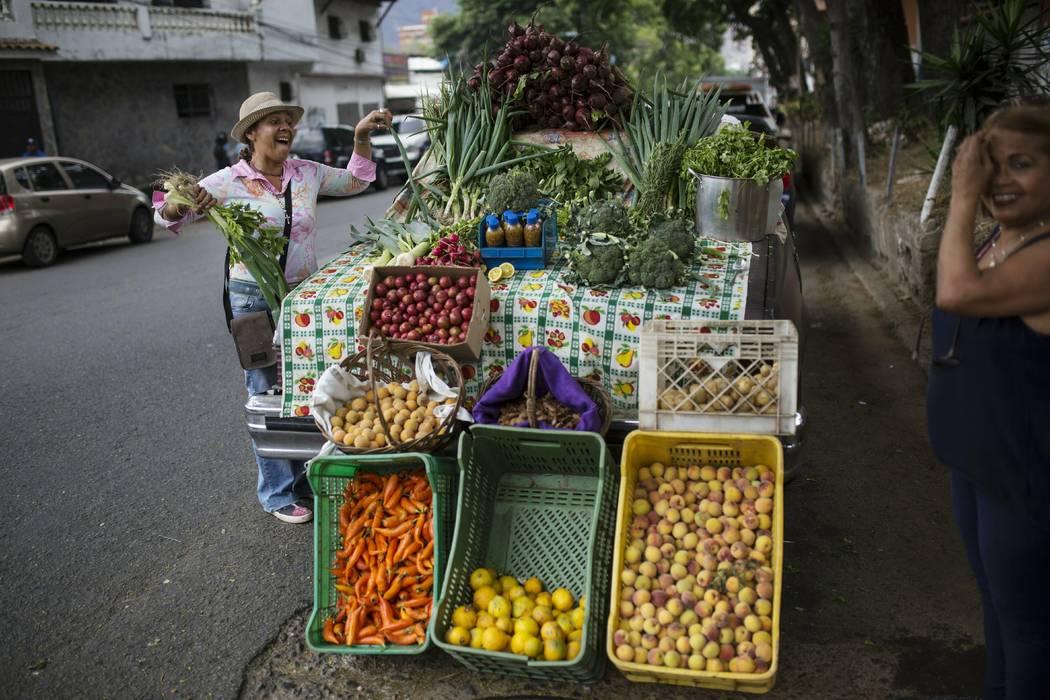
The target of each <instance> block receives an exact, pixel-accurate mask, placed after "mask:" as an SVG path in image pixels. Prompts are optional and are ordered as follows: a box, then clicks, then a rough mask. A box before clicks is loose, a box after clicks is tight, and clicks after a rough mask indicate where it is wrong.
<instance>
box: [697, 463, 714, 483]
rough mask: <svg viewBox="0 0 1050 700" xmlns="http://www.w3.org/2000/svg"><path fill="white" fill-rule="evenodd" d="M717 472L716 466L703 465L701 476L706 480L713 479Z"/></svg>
mask: <svg viewBox="0 0 1050 700" xmlns="http://www.w3.org/2000/svg"><path fill="white" fill-rule="evenodd" d="M717 474H718V472H717V470H715V468H714V467H712V466H710V465H707V466H704V467H701V469H700V478H701V479H703V480H704V481H711V480H712V479H714V478H715V476H716V475H717Z"/></svg>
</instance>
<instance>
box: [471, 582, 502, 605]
mask: <svg viewBox="0 0 1050 700" xmlns="http://www.w3.org/2000/svg"><path fill="white" fill-rule="evenodd" d="M497 595H499V594H498V593H497V592H496V591H495V590H494V589H493V588H492V586H482V587H481V588H479V589H477V590H476V591H474V607H475V608H477V609H478V610H488V609H489V603H490V602H492V599H493V598H495V597H496V596H497Z"/></svg>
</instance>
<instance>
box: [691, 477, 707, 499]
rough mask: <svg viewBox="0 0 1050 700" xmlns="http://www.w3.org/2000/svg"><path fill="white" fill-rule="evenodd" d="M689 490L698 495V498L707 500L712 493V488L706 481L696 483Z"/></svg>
mask: <svg viewBox="0 0 1050 700" xmlns="http://www.w3.org/2000/svg"><path fill="white" fill-rule="evenodd" d="M689 490H690V491H692V492H693V493H694V494H696V497H697V498H706V497H707V494H709V493H711V487H710V486H708V485H707V482H706V481H695V482H693V483H692V484H690V486H689Z"/></svg>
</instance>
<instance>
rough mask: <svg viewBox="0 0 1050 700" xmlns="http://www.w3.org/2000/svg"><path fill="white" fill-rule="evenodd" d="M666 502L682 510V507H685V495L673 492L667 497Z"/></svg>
mask: <svg viewBox="0 0 1050 700" xmlns="http://www.w3.org/2000/svg"><path fill="white" fill-rule="evenodd" d="M667 503H668V505H670V506H671V508H674V509H675V510H682V508H685V497H684V496H681V495H679V494H673V495H672V496H671V497H670V498H668V499H667Z"/></svg>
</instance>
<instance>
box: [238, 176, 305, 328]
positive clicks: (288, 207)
mask: <svg viewBox="0 0 1050 700" xmlns="http://www.w3.org/2000/svg"><path fill="white" fill-rule="evenodd" d="M284 238H285V240H286V243H285V245H284V252H283V253H281V260H280V265H281V271H284V270H285V268H286V267H287V266H288V249H289V248H290V247H291V246H292V183H291V182H289V183H288V186H287V187H285V188H284ZM222 269H223V284H222V308H223V310H224V311H225V312H226V330H227V331H229V332H230V333H232V332H233V328H232V326H231V324H232V323H233V307H232V306H231V305H230V249H229V248H226V262H225V263H223V267H222ZM270 312H271V313H270V316H271V321H272V319H273V310H272V309H271V310H270Z"/></svg>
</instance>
